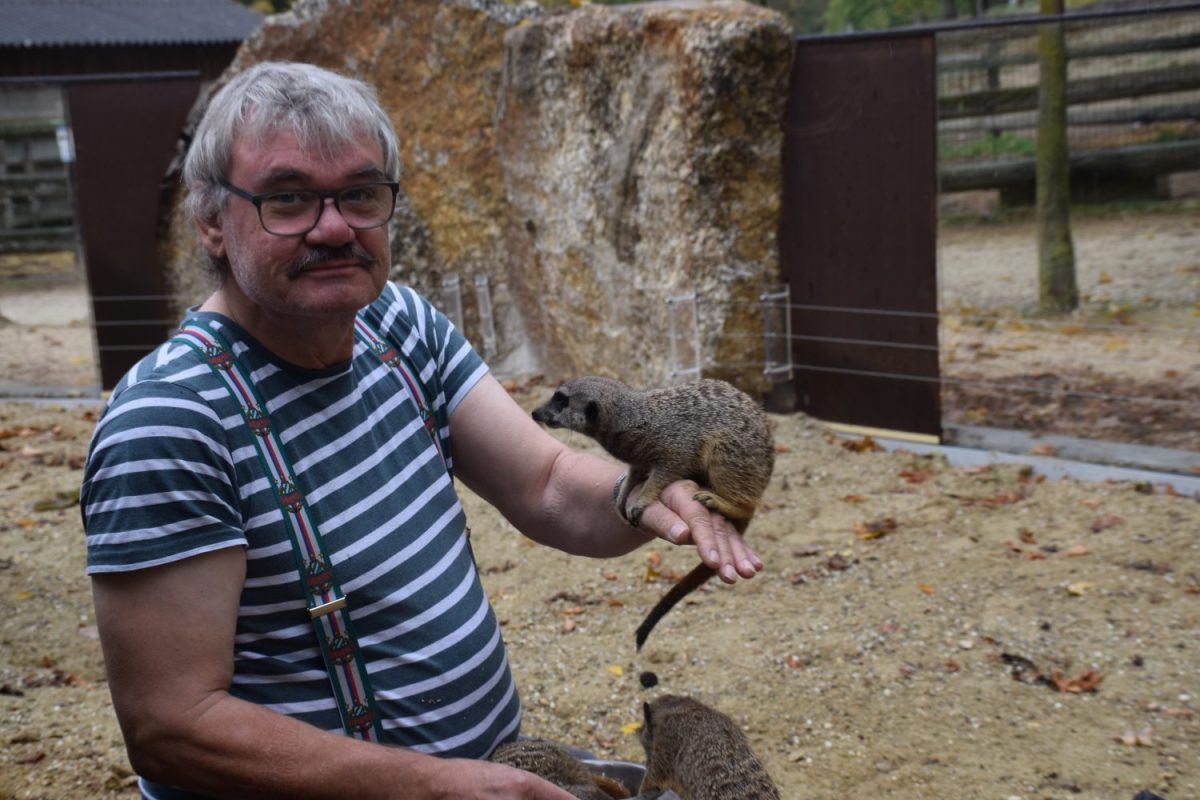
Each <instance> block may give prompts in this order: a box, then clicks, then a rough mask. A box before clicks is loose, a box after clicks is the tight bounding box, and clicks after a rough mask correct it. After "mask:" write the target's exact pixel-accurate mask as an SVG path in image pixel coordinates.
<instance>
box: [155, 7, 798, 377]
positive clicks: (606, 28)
mask: <svg viewBox="0 0 1200 800" xmlns="http://www.w3.org/2000/svg"><path fill="white" fill-rule="evenodd" d="M506 34H507V36H506ZM790 48H791V38H790V34H789V32H788V30H787V26H786V23H785V22H784V21H783V18H782V17H780V16H778V15H776V14H774V13H773V12H769V11H766V10H764V9H761V8H758V7H756V6H752V5H747V4H743V3H734V2H715V3H701V2H695V3H691V2H688V3H661V4H653V5H642V6H613V7H606V6H588V5H585V6H583V7H581V8H578V9H575V10H572V11H566V12H561V13H553V14H544V13H543V12H542V10H541V7H540V6H537V5H534V4H525V5H510V4H506V3H504V2H501V1H500V0H355V1H354V2H349V0H300V2H298V3H297V4H296V6H295V7H294V9H293V10H292V11H291V12H290V13H287V14H282V15H277V16H274V17H270V18H268V19H267V21H266V22H265V23H264V25H263V27H262V28H261V29H260V30H259V32H258V33H257V34H256V35H255V36H253V37H252V38H251V39H249V40H247V42H246V43H245V44H244V45H243V47H242V48H241V50H240V51H239V53H238V56H237V58H236V59H235V61H234V63H233V64H232V65H231V66H230V69H229V70H228V71H227V73H226V76H229V75H232V74H234V73H235V72H237V71H240V70H243V69H246V68H247V67H249V66H250V65H252V64H254V63H258V62H261V61H266V60H295V61H307V62H310V63H314V64H319V65H322V66H326V67H330V68H333V69H336V70H339V71H342V72H345V73H348V74H352V75H355V76H357V77H359V78H362V79H364V80H366V81H368V82H370V83H372V84H374V85H375V86H376V87H377V88H378V90H379V95H380V98H381V100H382V101H383V104H384V107H385V108H387V109H388V112H389V113H390V114H391V116H392V119H393V121H394V123H395V125H396V128H397V131H398V132H399V134H400V141H401V156H402V160H403V165H404V166H403V170H402V174H401V176H400V181H401V186H402V194H401V203H400V206H399V209H398V212H397V217H396V219H397V223H396V226H395V233H394V236H393V256H394V264H395V266H394V272H393V274H394V277H396V278H397V279H399V280H401V281H404V282H407V283H409V284H411V285H414V286H416V287H418V288H419V289H421V290H422V291H424V292H426V293H427V294H429V295H430V296H431V297H432V298H433V299H434V300H435V301H439V300H441V296H440V287H441V285H442V283H443V281H444V280H445V279H446V278H447V277H448V276H450V275H458V276H460V277H461V278H462V281H463V286H464V289H463V295H462V296H463V303H462V305H463V312H464V313H463V317H464V319H463V327H464V330H465V332H466V333H467V335H468V336H469V337H470V338H472V340H473V341H475V343H476V344H477V346H481V349H483V348H482V346H483V345H485V344H486V342H485V340H484V337H483V330H482V328H481V327H480V324H479V321H480V320H479V314H478V306H477V305H476V303H475V301H474V295H473V293H472V291H471V289H472V278H474V277H476V276H486V277H487V278H488V279H489V281H490V285H491V289H492V291H491V300H492V306H493V310H494V314H495V327H496V334H497V336H496V347H495V348H494V349H493V350H492V351H491V352H489V353H488V355H489V357H490V360H491V362H492V364H493V367H494V368H495V369H496V371H497V372H499V373H501V374H505V373H507V374H517V373H522V372H535V371H545V372H548V373H549V374H550V375H551V377H555V378H556V377H568V376H571V375H574V374H577V373H581V372H607V373H612V374H619V375H622V376H624V377H625V378H627V379H628V380H630V381H631V382H633V383H638V384H651V383H662V382H664V381H665V380H667V378H668V375H667V371H668V370H667V359H668V353H667V345H666V338H667V333H666V331H667V327H666V306H665V299H666V297H667V296H668V295H672V294H679V293H685V292H690V291H695V292H697V293H698V294H699V295H700V298H701V306H700V310H701V328H702V337H701V338H702V344H703V346H704V348H705V357H706V359H707V360H709V361H715V362H717V363H719V364H740V363H746V362H757V363H758V364H761V362H762V347H761V338H760V336H761V322H760V321H759V316H758V313H757V307H756V302H757V297H758V293H759V291H760V289H761V287H762V286H763V284H764V283H766V282H770V281H772V280H775V278H776V275H777V271H778V261H777V254H776V246H775V233H776V226H777V224H778V222H777V220H778V204H779V182H780V149H781V141H782V130H781V124H782V107H783V102H784V95H785V88H786V81H787V68H788V63H789V57H790ZM221 84H222V82H221V81H218V83H217V85H216V86H214V87H213V88H214V90H215V89H216V88H219V86H220V85H221ZM202 105H203V101H202V102H201V103H200V104H198V108H197V113H198V111H199V109H200V107H201V106H202ZM177 206H178V200H177V199H175V200H174V201H172V202H170V203H168V207H169V208H170V209H171V211H170V214H169V216H168V217H167V221H166V223H167V226H168V228H169V230H168V231H167V233H166V234H165V235H164V237H163V243H162V251H163V254H164V260H165V261H166V262H167V263H168V264H169V270H168V272H169V278H170V280H171V284H172V286H173V290H174V292H175V293H176V294H177V295H178V296H179V298H180V303H179V305H180V306H184V305H187V304H189V303H194V302H198V301H199V300H200V299H202V298H203V296H204V294H205V293H206V291H207V290H208V288H209V287H208V286H207V285H206V283H205V282H204V281H203V279H202V276H204V275H205V272H206V270H205V268H204V266H203V261H202V257H201V256H200V255H199V252H200V251H199V247H198V245H197V243H196V240H195V236H194V234H193V232H192V231H191V229H190V226H189V225H187V224H185V223H184V221H183V220H181V219H180V218H179V214H178V210H177ZM757 371H758V370H757V368H751V369H749V370H745V371H743V372H741V373H735V372H730V371H728V370H726V372H725V373H721V372H720V371H719V370H717V371H714V370H706V372H708V373H709V374H713V373H714V372H716V374H726V376H727V377H733V378H735V379H738V382H739V383H741V384H742V385H749V384H752V383H753V381H752V379H751V378H750V376H752V375H753V374H756V373H757Z"/></svg>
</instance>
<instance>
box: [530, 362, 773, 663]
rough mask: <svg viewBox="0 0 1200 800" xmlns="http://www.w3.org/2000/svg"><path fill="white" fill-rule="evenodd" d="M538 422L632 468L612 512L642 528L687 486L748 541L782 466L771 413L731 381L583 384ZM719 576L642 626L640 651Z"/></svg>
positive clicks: (683, 592)
mask: <svg viewBox="0 0 1200 800" xmlns="http://www.w3.org/2000/svg"><path fill="white" fill-rule="evenodd" d="M533 418H534V420H535V421H537V422H540V423H542V424H543V425H546V426H547V427H551V428H567V429H569V430H573V431H577V432H579V433H582V434H585V435H587V436H590V437H591V438H593V439H595V440H596V441H597V442H599V444H600V446H601V447H603V448H604V449H605V450H606V451H608V453H609V454H610V455H612V456H613V457H615V458H618V459H620V460H621V461H624V462H625V463H627V464H628V465H629V471H628V472H627V473H626V477H625V479H624V480H623V481H622V482H620V483H619V489H617V490H616V491H615V492H614V497H613V503H614V505H615V506H616V508H617V513H618V514H620V515H621V516H622V517H623V518H624V519H625V520H627V521H628V522H629V524H631V525H633V526H635V527H636V526H637V524H638V522H639V520H640V519H641V516H642V512H643V511H645V509H646V507H647V506H649V505H650V504H651V503H653V502H654V501H655V500H657V499H658V496H659V495H660V494H661V493H662V491H663V489H665V488H666V487H667V486H668V485H669V484H671V483H673V482H674V481H677V480H681V479H690V480H693V481H695V482H696V483H698V484H699V485H700V487H701V490H700V491H699V492H698V493H696V495H695V498H696V500H698V501H700V502H701V503H703V504H704V505H705V506H706V507H708V508H709V509H711V510H713V511H716V512H718V513H720V514H722V515H723V516H724V517H725V518H726V519H728V520H729V521H730V522H731V523H732V524H733V526H734V528H736V529H737V531H738V533H745V531H746V527H747V526H748V525H749V524H750V519H751V517H753V516H754V511H755V509H756V508H757V507H758V503H759V500H760V499H761V498H762V494H763V491H765V490H766V488H767V483H768V482H769V481H770V479H771V470H772V469H773V468H774V464H775V446H774V443H773V442H772V439H771V431H770V426H769V424H768V422H767V416H766V414H765V413H763V410H762V409H761V408H759V406H758V404H757V403H755V402H754V401H753V400H752V399H751V398H750V397H749V396H748V395H746V394H745V393H744V392H742V391H740V390H738V389H736V388H734V387H733V386H731V385H730V384H728V383H726V382H725V381H719V380H711V379H706V380H701V381H696V382H694V383H686V384H679V385H676V386H670V387H667V388H665V389H651V390H647V391H636V390H634V389H631V388H630V387H628V386H626V385H625V384H624V383H621V382H620V381H618V380H614V379H612V378H602V377H598V376H587V377H582V378H576V379H575V380H572V381H568V382H567V383H565V384H563V385H562V386H560V387H559V388H558V390H557V391H555V393H554V396H553V397H551V398H550V399H549V400H548V401H547V402H546V403H544V404H543V405H542V406H540V407H539V408H537V409H535V410H534V412H533ZM639 484H641V487H642V488H641V490H640V491H639V492H638V494H637V496H636V497H632V498H631V497H630V495H631V494H632V492H633V489H634V488H635V487H637V486H638V485H639ZM714 574H715V571H714V570H713V568H712V567H710V566H708V565H707V564H704V563H701V564H700V565H699V566H697V567H696V568H695V569H693V570H692V571H691V572H689V573H688V574H687V575H686V576H685V577H684V578H683V579H682V580H681V581H679V583H677V584H675V586H673V587H672V588H671V590H670V591H669V592H667V594H666V595H664V596H663V598H662V599H661V600H659V601H658V604H657V605H655V606H654V608H653V609H651V611H650V613H649V614H647V615H646V618H645V620H643V622H642V624H641V625H640V626H639V627H638V629H637V637H636V639H637V649H638V650H641V648H642V645H643V644H645V642H646V637H647V636H649V635H650V631H651V630H653V629H654V626H655V625H656V624H658V621H659V620H660V619H662V617H663V616H664V615H665V614H666V613H667V612H668V611H670V610H671V608H672V607H673V606H675V605H676V604H677V603H678V602H679V601H680V600H682V599H683V598H684V597H686V596H687V595H688V594H690V593H691V592H693V591H694V590H696V589H697V588H699V587H700V586H702V585H703V584H704V583H705V582H706V581H708V579H709V578H711V577H712V576H713V575H714Z"/></svg>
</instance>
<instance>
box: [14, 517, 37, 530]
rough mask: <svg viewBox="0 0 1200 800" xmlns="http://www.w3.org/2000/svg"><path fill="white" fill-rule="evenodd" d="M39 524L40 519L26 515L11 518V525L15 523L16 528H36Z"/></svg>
mask: <svg viewBox="0 0 1200 800" xmlns="http://www.w3.org/2000/svg"><path fill="white" fill-rule="evenodd" d="M41 524H42V523H41V520H36V519H29V518H28V517H21V518H20V519H14V520H13V525H16V526H17V527H18V528H36V527H37V526H38V525H41Z"/></svg>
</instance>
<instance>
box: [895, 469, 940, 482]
mask: <svg viewBox="0 0 1200 800" xmlns="http://www.w3.org/2000/svg"><path fill="white" fill-rule="evenodd" d="M932 475H933V473H932V472H930V471H929V470H927V469H902V470H900V477H901V478H904V480H906V481H907V482H909V483H924V482H925V481H927V480H929V478H930V477H931V476H932Z"/></svg>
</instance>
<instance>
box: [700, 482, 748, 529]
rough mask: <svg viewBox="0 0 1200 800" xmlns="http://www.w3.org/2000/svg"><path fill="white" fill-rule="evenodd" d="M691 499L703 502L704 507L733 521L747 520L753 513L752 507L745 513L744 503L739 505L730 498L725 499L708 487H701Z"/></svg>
mask: <svg viewBox="0 0 1200 800" xmlns="http://www.w3.org/2000/svg"><path fill="white" fill-rule="evenodd" d="M692 499H694V500H695V501H697V502H698V503H701V504H703V505H704V507H705V508H707V509H708V510H709V511H715V512H717V513H718V514H722V515H723V516H725V517H726V518H727V519H729V520H731V521H733V522H738V521H742V520H748V519H749V518H750V515H751V514H753V513H754V509H753V508H751V509H749V513H747V509H746V507H745V506H744V505H739V504H737V503H734V502H732V501H730V500H726V499H725V498H724V497H722V496H721V495H719V494H717V493H716V492H714V491H712V490H709V489H703V490H701V491H699V492H696V494H694V495H692Z"/></svg>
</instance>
